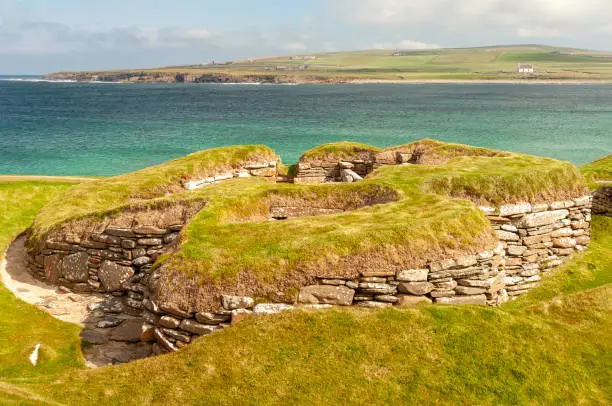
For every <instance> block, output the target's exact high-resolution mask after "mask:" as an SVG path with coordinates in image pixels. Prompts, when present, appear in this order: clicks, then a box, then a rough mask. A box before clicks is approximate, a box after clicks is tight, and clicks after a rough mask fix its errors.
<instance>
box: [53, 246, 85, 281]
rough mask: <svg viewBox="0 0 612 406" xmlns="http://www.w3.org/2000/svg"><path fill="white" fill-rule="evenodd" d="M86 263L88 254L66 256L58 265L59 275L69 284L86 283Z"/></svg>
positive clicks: (78, 253)
mask: <svg viewBox="0 0 612 406" xmlns="http://www.w3.org/2000/svg"><path fill="white" fill-rule="evenodd" d="M88 262H89V254H87V253H86V252H77V253H76V254H72V255H67V256H65V257H64V258H63V259H62V262H61V264H60V269H61V271H60V273H61V275H62V277H63V278H64V279H66V280H68V281H70V282H77V283H78V282H87V280H88V279H89V268H88V267H87V263H88Z"/></svg>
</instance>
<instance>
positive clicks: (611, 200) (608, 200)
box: [593, 186, 612, 216]
mask: <svg viewBox="0 0 612 406" xmlns="http://www.w3.org/2000/svg"><path fill="white" fill-rule="evenodd" d="M593 214H599V215H602V216H612V186H600V187H599V188H598V189H597V190H596V191H595V193H593Z"/></svg>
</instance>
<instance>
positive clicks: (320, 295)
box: [298, 285, 355, 306]
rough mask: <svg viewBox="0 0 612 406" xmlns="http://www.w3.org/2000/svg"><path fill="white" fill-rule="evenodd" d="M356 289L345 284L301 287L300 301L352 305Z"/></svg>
mask: <svg viewBox="0 0 612 406" xmlns="http://www.w3.org/2000/svg"><path fill="white" fill-rule="evenodd" d="M354 295H355V291H354V290H353V289H349V288H347V287H345V286H331V285H312V286H306V287H303V288H302V289H300V293H299V296H298V302H299V303H305V304H333V305H338V306H350V305H351V304H353V296H354Z"/></svg>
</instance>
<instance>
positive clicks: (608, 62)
mask: <svg viewBox="0 0 612 406" xmlns="http://www.w3.org/2000/svg"><path fill="white" fill-rule="evenodd" d="M394 53H395V51H394V50H367V51H354V52H331V53H320V54H315V55H316V57H317V59H315V60H311V61H301V60H291V59H290V56H291V55H286V56H278V57H271V58H258V59H249V60H241V61H234V62H233V63H232V64H230V65H209V66H205V65H192V66H182V67H181V66H178V67H177V66H175V67H168V68H160V69H145V70H133V71H101V72H85V73H79V72H77V73H75V72H63V73H59V74H56V75H55V77H61V78H75V77H76V78H78V77H79V75H83V77H85V78H87V77H88V76H87V75H89V76H91V75H104V77H105V78H106V79H107V80H109V79H112V78H116V79H120V78H121V76H122V75H123V76H125V75H126V74H132V75H141V74H142V75H154V74H161V75H169V76H174V75H176V74H188V75H196V76H198V75H209V76H215V75H225V76H228V77H232V78H233V79H234V80H244V79H247V78H250V79H251V80H260V81H269V80H273V81H277V82H305V83H308V82H344V81H351V80H479V79H485V80H514V79H525V78H529V79H536V80H537V79H551V80H595V81H597V80H606V81H610V80H612V53H610V52H598V51H589V50H584V49H573V48H563V47H551V46H545V45H516V46H492V47H482V48H463V49H432V50H426V51H419V50H416V51H411V50H405V51H401V50H400V52H399V56H394ZM517 63H532V64H535V67H536V74H535V75H529V76H525V75H522V74H518V73H517V71H516V65H517ZM304 64H308V65H309V69H307V70H297V67H298V66H300V65H304ZM276 66H285V67H288V68H289V70H282V71H274V70H272V71H269V70H266V68H268V69H269V68H270V67H276Z"/></svg>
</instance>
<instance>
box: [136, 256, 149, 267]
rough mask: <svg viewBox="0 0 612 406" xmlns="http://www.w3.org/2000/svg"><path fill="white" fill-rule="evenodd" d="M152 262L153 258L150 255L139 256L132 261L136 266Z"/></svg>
mask: <svg viewBox="0 0 612 406" xmlns="http://www.w3.org/2000/svg"><path fill="white" fill-rule="evenodd" d="M150 263H151V258H149V257H138V258H136V259H135V260H133V261H132V265H134V266H143V265H147V264H150Z"/></svg>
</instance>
